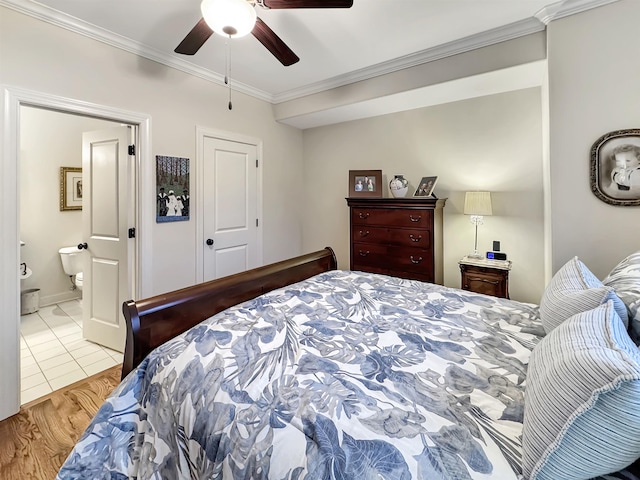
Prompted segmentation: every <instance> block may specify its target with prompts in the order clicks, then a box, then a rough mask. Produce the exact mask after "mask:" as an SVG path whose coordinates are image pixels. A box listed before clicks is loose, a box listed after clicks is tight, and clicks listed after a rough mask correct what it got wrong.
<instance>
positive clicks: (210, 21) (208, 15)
mask: <svg viewBox="0 0 640 480" xmlns="http://www.w3.org/2000/svg"><path fill="white" fill-rule="evenodd" d="M200 10H201V11H202V16H203V17H204V20H205V22H207V25H209V27H210V28H211V30H213V31H214V32H215V33H217V34H218V35H222V36H223V37H232V38H235V37H244V36H245V35H248V34H249V33H251V30H253V27H254V25H255V24H256V10H255V8H253V5H251V4H250V3H249V2H247V0H202V4H201V5H200Z"/></svg>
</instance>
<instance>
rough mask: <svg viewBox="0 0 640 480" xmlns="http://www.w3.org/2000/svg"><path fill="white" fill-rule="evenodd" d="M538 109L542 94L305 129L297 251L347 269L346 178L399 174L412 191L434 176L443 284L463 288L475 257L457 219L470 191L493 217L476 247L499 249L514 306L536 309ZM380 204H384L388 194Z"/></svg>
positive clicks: (468, 228)
mask: <svg viewBox="0 0 640 480" xmlns="http://www.w3.org/2000/svg"><path fill="white" fill-rule="evenodd" d="M541 116H542V108H541V92H540V89H539V88H532V89H526V90H519V91H514V92H509V93H503V94H499V95H491V96H486V97H480V98H474V99H470V100H464V101H460V102H455V103H449V104H444V105H438V106H434V107H428V108H422V109H417V110H411V111H407V112H402V113H396V114H391V115H385V116H380V117H376V118H370V119H366V120H357V121H353V122H346V123H342V124H338V125H331V126H327V127H318V128H314V129H309V130H305V132H304V146H305V169H304V179H305V180H304V184H305V189H304V190H305V202H304V204H305V205H306V214H305V216H304V218H305V224H304V242H303V249H304V250H314V249H316V248H321V247H323V246H325V245H331V246H333V247H334V249H335V251H336V255H337V257H338V262H339V266H340V267H341V268H349V216H348V209H347V205H346V202H345V200H344V198H345V197H346V196H347V192H348V188H347V187H348V172H349V170H354V169H380V170H382V172H383V176H384V178H383V180H384V182H386V183H387V184H388V181H389V180H390V179H391V178H393V175H394V174H397V173H402V174H404V175H405V177H406V178H407V179H408V180H409V181H410V182H411V187H412V188H414V189H415V187H416V184H417V182H418V181H419V179H420V178H421V177H423V176H427V175H437V176H438V183H437V185H436V189H435V193H436V195H438V196H439V197H441V198H448V200H447V204H446V206H445V210H444V263H445V277H444V283H445V285H447V286H451V287H459V286H460V270H459V267H458V263H457V262H458V260H459V259H460V258H461V257H462V256H464V255H465V254H467V253H469V252H470V251H471V250H473V241H474V229H473V226H472V225H471V223H470V222H469V219H468V217H465V216H464V215H463V214H462V210H463V206H464V193H465V191H468V190H489V191H491V192H492V198H493V211H494V215H493V216H491V217H485V223H484V225H482V226H481V227H480V230H479V240H478V248H479V250H480V251H487V250H491V245H492V243H491V242H492V240H500V241H501V243H502V251H504V252H506V253H507V254H508V255H509V258H510V259H511V260H513V269H512V272H511V281H510V289H511V298H513V299H517V300H520V301H526V302H534V303H538V302H539V300H540V296H541V294H542V290H543V288H544V268H543V231H544V225H543V187H542V185H543V182H542V120H541ZM384 196H390V193H389V190H388V188H385V190H384Z"/></svg>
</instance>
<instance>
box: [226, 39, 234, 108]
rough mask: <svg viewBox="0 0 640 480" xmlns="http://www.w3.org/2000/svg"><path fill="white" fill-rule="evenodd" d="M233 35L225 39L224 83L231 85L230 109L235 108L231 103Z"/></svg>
mask: <svg viewBox="0 0 640 480" xmlns="http://www.w3.org/2000/svg"><path fill="white" fill-rule="evenodd" d="M230 39H231V35H229V38H227V39H226V40H225V74H224V83H225V85H227V86H228V87H229V110H231V109H232V108H233V105H232V104H231V42H230V41H229V40H230Z"/></svg>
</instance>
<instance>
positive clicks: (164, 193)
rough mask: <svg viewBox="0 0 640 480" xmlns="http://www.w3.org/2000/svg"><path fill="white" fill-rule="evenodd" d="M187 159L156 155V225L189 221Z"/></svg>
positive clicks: (189, 198)
mask: <svg viewBox="0 0 640 480" xmlns="http://www.w3.org/2000/svg"><path fill="white" fill-rule="evenodd" d="M190 203H191V197H190V195H189V159H188V158H182V157H167V156H164V155H156V223H165V222H180V221H185V220H189V216H190Z"/></svg>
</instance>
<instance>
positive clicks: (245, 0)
mask: <svg viewBox="0 0 640 480" xmlns="http://www.w3.org/2000/svg"><path fill="white" fill-rule="evenodd" d="M255 5H259V6H260V7H262V8H265V9H274V10H275V9H285V8H350V7H351V6H353V0H203V1H202V4H201V5H200V10H201V11H202V16H203V18H201V19H200V21H199V22H198V23H196V25H195V27H193V28H192V29H191V31H190V32H189V33H188V34H187V36H186V37H184V39H183V40H182V42H180V45H178V46H177V47H176V49H175V50H174V51H175V52H176V53H181V54H183V55H194V54H195V53H196V52H197V51H198V50H199V49H200V47H202V45H204V42H206V41H207V39H208V38H209V37H210V36H211V34H212V33H214V32H215V33H217V34H219V35H222V36H224V37H227V38H229V37H230V38H233V37H241V36H244V35H247V34H249V33H251V34H252V35H253V36H254V37H256V38H257V39H258V40H259V41H260V43H262V44H263V45H264V46H265V47H266V48H267V50H269V51H270V52H271V53H272V54H273V56H274V57H276V58H277V59H278V60H279V61H280V63H282V64H283V65H284V66H285V67H288V66H289V65H293V64H294V63H296V62H298V61H299V60H300V58H298V56H297V55H296V54H295V53H293V51H292V50H291V49H290V48H289V47H288V46H287V45H286V44H285V43H284V42H283V41H282V39H281V38H280V37H279V36H278V35H276V34H275V32H274V31H273V30H271V28H269V26H268V25H267V24H266V23H264V22H263V21H262V20H261V19H260V18H259V17H258V16H257V14H256V9H255Z"/></svg>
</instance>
